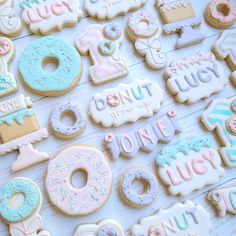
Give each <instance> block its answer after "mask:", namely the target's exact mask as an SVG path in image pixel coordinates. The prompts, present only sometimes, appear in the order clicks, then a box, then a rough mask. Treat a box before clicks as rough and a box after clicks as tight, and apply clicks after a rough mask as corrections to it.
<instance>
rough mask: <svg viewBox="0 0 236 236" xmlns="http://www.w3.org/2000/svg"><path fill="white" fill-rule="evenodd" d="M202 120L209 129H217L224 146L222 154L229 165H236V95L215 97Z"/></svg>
mask: <svg viewBox="0 0 236 236" xmlns="http://www.w3.org/2000/svg"><path fill="white" fill-rule="evenodd" d="M201 120H202V122H203V124H204V126H205V127H206V129H207V130H209V131H214V130H215V131H216V132H217V134H218V136H219V138H220V140H221V142H222V145H223V147H221V148H220V154H221V156H222V158H223V160H224V162H225V164H226V165H227V166H229V167H234V166H236V162H235V160H236V153H235V149H236V144H235V138H236V126H235V124H236V123H235V120H236V97H233V98H231V99H215V100H214V101H213V102H211V104H210V105H209V107H208V108H207V109H206V111H205V112H204V113H203V114H202V116H201Z"/></svg>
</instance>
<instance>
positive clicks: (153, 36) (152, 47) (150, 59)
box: [127, 10, 167, 69]
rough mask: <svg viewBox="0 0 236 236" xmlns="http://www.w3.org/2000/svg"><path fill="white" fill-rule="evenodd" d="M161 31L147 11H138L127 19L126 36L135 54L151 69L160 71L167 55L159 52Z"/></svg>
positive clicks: (155, 20)
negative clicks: (142, 58)
mask: <svg viewBox="0 0 236 236" xmlns="http://www.w3.org/2000/svg"><path fill="white" fill-rule="evenodd" d="M144 22H145V24H144ZM161 30H162V29H161V26H160V25H159V24H158V21H157V19H156V18H155V17H154V16H153V15H152V14H151V13H149V12H148V11H145V10H140V11H138V12H135V13H133V14H132V15H131V16H130V17H129V20H128V24H127V34H128V36H129V38H130V39H131V40H132V41H133V42H134V43H135V49H136V50H137V52H138V53H139V54H140V55H141V56H144V57H145V61H146V63H147V64H148V65H149V66H150V67H151V68H153V69H161V68H162V67H164V66H165V64H166V62H167V55H166V54H165V53H164V52H161V42H160V40H159V37H160V33H161Z"/></svg>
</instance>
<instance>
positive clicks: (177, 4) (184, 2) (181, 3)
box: [158, 0, 192, 12]
mask: <svg viewBox="0 0 236 236" xmlns="http://www.w3.org/2000/svg"><path fill="white" fill-rule="evenodd" d="M158 3H159V5H160V6H161V7H160V11H161V12H167V11H170V10H173V9H177V8H182V7H186V6H188V5H191V4H192V2H191V0H178V1H165V0H164V1H163V0H159V1H158Z"/></svg>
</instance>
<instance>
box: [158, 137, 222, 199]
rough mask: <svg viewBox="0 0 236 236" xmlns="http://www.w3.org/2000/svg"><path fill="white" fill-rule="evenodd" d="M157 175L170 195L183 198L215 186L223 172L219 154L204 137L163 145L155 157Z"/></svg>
mask: <svg viewBox="0 0 236 236" xmlns="http://www.w3.org/2000/svg"><path fill="white" fill-rule="evenodd" d="M156 164H157V166H158V173H159V175H160V178H161V180H162V181H163V183H164V184H166V185H167V186H168V190H169V192H170V194H172V195H177V194H180V195H182V196H187V195H189V194H190V193H191V192H193V191H195V190H199V189H202V188H203V187H204V186H206V185H209V184H214V183H217V182H218V181H219V179H220V177H221V176H223V175H224V173H225V171H224V169H223V167H222V166H221V159H220V155H219V153H218V152H217V151H216V149H214V148H213V147H212V142H211V141H210V140H209V139H208V138H205V137H202V138H192V139H189V140H183V141H180V142H179V143H177V144H176V145H174V146H166V147H164V148H163V150H162V151H161V153H160V154H158V156H157V157H156Z"/></svg>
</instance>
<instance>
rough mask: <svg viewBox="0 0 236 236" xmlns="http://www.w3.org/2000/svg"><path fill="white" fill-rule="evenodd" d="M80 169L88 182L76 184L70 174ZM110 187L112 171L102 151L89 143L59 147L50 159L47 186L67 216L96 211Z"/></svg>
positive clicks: (52, 198)
mask: <svg viewBox="0 0 236 236" xmlns="http://www.w3.org/2000/svg"><path fill="white" fill-rule="evenodd" d="M78 170H83V171H85V172H86V174H87V183H86V184H85V186H83V187H82V188H75V187H74V186H73V185H72V183H71V178H72V175H73V174H74V173H75V172H76V171H78ZM111 187H112V172H111V169H110V167H109V165H108V163H107V162H106V160H105V159H104V156H103V154H102V153H101V152H100V151H98V150H97V149H95V148H93V147H89V146H80V145H75V146H71V147H69V148H66V149H63V150H62V151H60V152H59V153H58V154H57V155H56V156H55V157H54V158H53V159H52V160H51V161H50V163H49V165H48V171H47V176H46V189H47V192H48V195H49V199H50V201H51V202H52V204H53V205H54V206H55V207H57V208H58V209H59V210H61V211H62V212H63V213H65V214H67V215H70V216H80V215H87V214H91V213H93V212H95V211H97V210H98V209H99V208H101V207H102V206H103V205H104V204H105V202H106V201H107V199H108V197H109V195H110V192H111Z"/></svg>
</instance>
